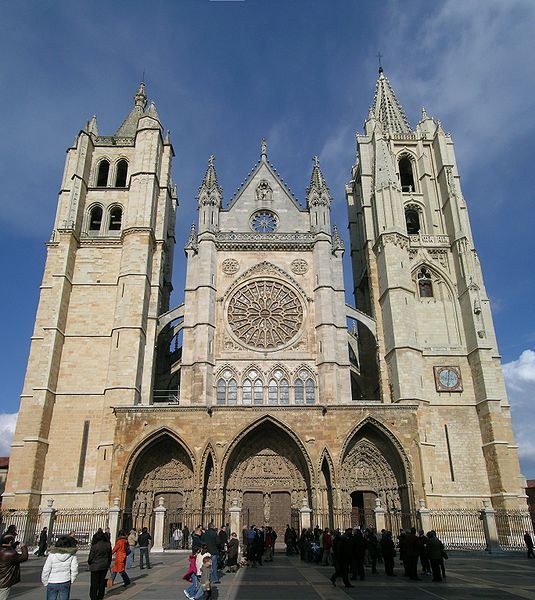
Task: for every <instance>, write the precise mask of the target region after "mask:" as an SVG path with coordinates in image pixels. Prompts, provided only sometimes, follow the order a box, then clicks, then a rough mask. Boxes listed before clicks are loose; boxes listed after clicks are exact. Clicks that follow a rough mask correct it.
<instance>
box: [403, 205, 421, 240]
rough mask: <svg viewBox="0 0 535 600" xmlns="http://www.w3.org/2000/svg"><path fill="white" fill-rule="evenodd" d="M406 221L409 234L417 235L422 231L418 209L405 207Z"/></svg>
mask: <svg viewBox="0 0 535 600" xmlns="http://www.w3.org/2000/svg"><path fill="white" fill-rule="evenodd" d="M405 223H406V224H407V233H408V234H409V235H417V234H418V233H420V212H419V211H418V209H416V208H406V209H405Z"/></svg>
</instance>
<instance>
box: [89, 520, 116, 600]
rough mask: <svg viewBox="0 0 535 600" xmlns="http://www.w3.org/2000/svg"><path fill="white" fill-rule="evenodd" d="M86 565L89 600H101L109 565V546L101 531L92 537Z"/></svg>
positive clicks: (104, 591) (104, 590)
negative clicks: (88, 573) (88, 572)
mask: <svg viewBox="0 0 535 600" xmlns="http://www.w3.org/2000/svg"><path fill="white" fill-rule="evenodd" d="M87 564H88V565H89V571H90V572H91V587H90V588H89V597H90V598H91V600H102V599H103V598H104V594H105V593H106V573H107V572H108V569H109V568H110V565H111V544H110V542H109V541H108V538H107V537H106V534H105V533H104V532H103V531H102V530H99V531H97V532H96V533H95V535H94V536H93V539H92V541H91V549H90V550H89V556H88V558H87Z"/></svg>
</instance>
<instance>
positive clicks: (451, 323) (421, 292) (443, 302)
mask: <svg viewBox="0 0 535 600" xmlns="http://www.w3.org/2000/svg"><path fill="white" fill-rule="evenodd" d="M439 258H440V257H439ZM412 278H413V284H414V289H415V294H416V299H417V303H416V317H417V318H416V330H417V336H418V341H419V342H420V343H421V344H422V345H423V346H424V347H455V348H457V347H459V346H461V345H462V343H463V338H462V327H461V318H460V314H461V313H460V306H459V300H458V297H457V293H456V291H455V289H454V288H453V286H452V283H451V276H450V274H449V273H448V272H447V270H446V268H445V267H442V266H440V265H439V264H430V261H425V260H420V261H418V263H417V264H416V265H414V267H413V270H412ZM430 319H431V320H430ZM429 323H432V324H433V325H432V327H430V326H429Z"/></svg>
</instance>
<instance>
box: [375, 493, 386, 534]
mask: <svg viewBox="0 0 535 600" xmlns="http://www.w3.org/2000/svg"><path fill="white" fill-rule="evenodd" d="M373 512H374V513H375V529H376V530H377V533H381V531H382V530H383V529H386V519H385V512H386V511H385V509H384V508H383V507H382V506H381V498H376V499H375V508H374V509H373Z"/></svg>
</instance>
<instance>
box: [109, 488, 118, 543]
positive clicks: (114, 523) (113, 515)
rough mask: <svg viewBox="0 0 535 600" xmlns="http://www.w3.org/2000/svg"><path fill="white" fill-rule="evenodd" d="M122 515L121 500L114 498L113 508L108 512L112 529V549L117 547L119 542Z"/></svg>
mask: <svg viewBox="0 0 535 600" xmlns="http://www.w3.org/2000/svg"><path fill="white" fill-rule="evenodd" d="M120 513H121V509H120V508H119V498H114V500H113V506H112V507H111V508H110V509H109V511H108V527H109V529H110V542H111V545H112V547H113V546H114V545H115V542H116V540H117V531H118V530H119V515H120Z"/></svg>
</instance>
